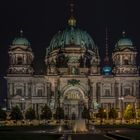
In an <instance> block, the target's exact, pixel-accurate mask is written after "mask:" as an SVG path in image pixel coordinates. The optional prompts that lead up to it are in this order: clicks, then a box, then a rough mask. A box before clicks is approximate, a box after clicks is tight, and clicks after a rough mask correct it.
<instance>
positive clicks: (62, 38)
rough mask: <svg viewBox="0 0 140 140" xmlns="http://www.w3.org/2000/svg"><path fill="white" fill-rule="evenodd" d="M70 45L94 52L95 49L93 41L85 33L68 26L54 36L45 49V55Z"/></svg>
mask: <svg viewBox="0 0 140 140" xmlns="http://www.w3.org/2000/svg"><path fill="white" fill-rule="evenodd" d="M71 44H73V45H75V46H77V47H82V48H86V49H88V50H94V49H95V48H96V46H95V43H94V41H93V40H92V38H91V37H90V35H89V34H88V33H87V32H86V31H83V30H81V29H79V28H76V27H74V26H69V27H68V28H66V29H65V30H63V31H59V32H58V33H57V34H55V35H54V37H53V38H52V40H51V43H50V45H49V47H48V48H47V54H48V53H49V52H51V51H53V50H55V49H58V48H65V47H67V46H69V45H71Z"/></svg>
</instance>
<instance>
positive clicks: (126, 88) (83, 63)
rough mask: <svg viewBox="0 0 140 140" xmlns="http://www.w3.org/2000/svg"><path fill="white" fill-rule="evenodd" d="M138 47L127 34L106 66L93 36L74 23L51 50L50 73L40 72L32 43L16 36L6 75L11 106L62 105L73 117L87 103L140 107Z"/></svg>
mask: <svg viewBox="0 0 140 140" xmlns="http://www.w3.org/2000/svg"><path fill="white" fill-rule="evenodd" d="M136 56H137V50H136V47H135V46H134V45H133V42H132V41H131V40H130V39H128V38H126V37H125V36H123V37H122V38H121V39H120V40H119V41H118V42H117V43H116V45H115V47H114V51H113V53H112V61H113V65H112V67H111V66H109V65H108V66H104V67H101V62H100V61H101V59H100V55H99V53H98V48H97V46H96V45H95V43H94V41H93V40H92V38H91V37H90V35H89V34H88V33H87V32H86V31H83V30H81V29H79V28H77V27H76V26H75V25H69V26H68V27H67V28H66V29H65V30H63V31H61V32H60V31H59V32H58V33H57V34H56V35H55V36H54V37H53V38H52V40H51V42H50V45H49V46H48V47H47V49H46V57H45V63H46V66H47V68H46V73H45V75H35V74H34V70H33V67H32V62H33V59H34V55H33V52H32V49H31V45H30V42H29V41H28V40H27V39H26V38H23V37H19V38H16V39H15V40H14V41H13V42H12V45H11V46H10V49H9V60H10V61H9V62H10V64H9V68H8V73H7V76H6V77H5V78H6V80H7V93H8V108H10V109H11V108H12V106H15V105H19V106H20V107H21V109H22V110H26V109H27V108H28V107H30V106H32V107H33V108H34V109H35V110H36V113H37V114H39V113H40V110H41V107H42V106H44V105H45V104H47V105H48V106H50V108H51V109H52V111H53V112H55V109H56V107H58V106H59V105H60V106H61V107H63V108H64V112H65V115H68V116H69V117H70V118H71V117H72V114H75V115H76V117H79V116H80V115H81V112H82V109H83V107H84V106H87V107H88V108H89V109H90V111H91V112H97V110H98V108H99V107H103V108H106V109H107V110H109V109H111V108H112V107H114V108H117V109H118V111H120V110H121V109H124V108H126V106H127V105H128V104H132V105H133V107H134V108H135V109H136V108H138V107H139V96H140V95H139V80H140V77H139V70H138V66H137V64H136Z"/></svg>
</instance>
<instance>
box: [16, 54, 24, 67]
mask: <svg viewBox="0 0 140 140" xmlns="http://www.w3.org/2000/svg"><path fill="white" fill-rule="evenodd" d="M17 64H18V65H21V64H23V61H22V57H21V56H18V58H17Z"/></svg>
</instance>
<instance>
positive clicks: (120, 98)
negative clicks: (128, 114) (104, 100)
mask: <svg viewBox="0 0 140 140" xmlns="http://www.w3.org/2000/svg"><path fill="white" fill-rule="evenodd" d="M118 99H119V100H120V101H121V124H122V120H123V100H124V97H119V98H118Z"/></svg>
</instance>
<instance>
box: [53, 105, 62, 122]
mask: <svg viewBox="0 0 140 140" xmlns="http://www.w3.org/2000/svg"><path fill="white" fill-rule="evenodd" d="M55 117H56V119H57V120H61V119H64V109H63V108H62V107H57V108H56V115H55Z"/></svg>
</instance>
